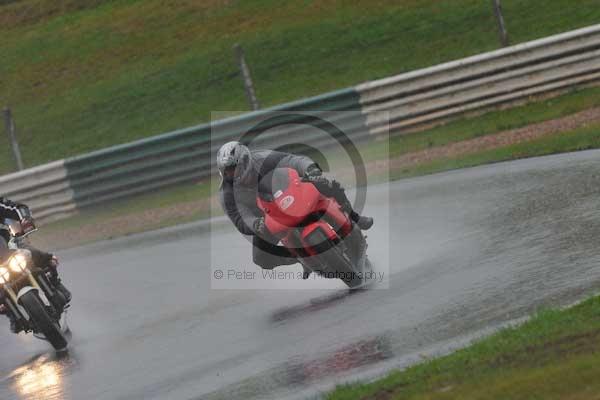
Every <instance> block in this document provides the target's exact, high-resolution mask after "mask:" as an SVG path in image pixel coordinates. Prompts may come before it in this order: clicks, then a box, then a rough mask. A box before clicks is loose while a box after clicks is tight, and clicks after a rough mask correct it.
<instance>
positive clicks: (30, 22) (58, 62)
mask: <svg viewBox="0 0 600 400" xmlns="http://www.w3.org/2000/svg"><path fill="white" fill-rule="evenodd" d="M503 7H504V14H505V19H506V22H507V27H508V31H509V34H510V38H511V41H512V43H519V42H523V41H527V40H531V39H535V38H540V37H544V36H548V35H551V34H556V33H560V32H564V31H567V30H571V29H575V28H580V27H583V26H587V25H591V24H594V23H597V22H598V21H600V0H579V1H578V2H576V4H574V2H573V1H572V0H553V1H550V2H546V3H544V5H543V6H540V3H539V2H536V1H534V0H505V1H503ZM238 42H239V43H241V44H242V45H243V46H244V48H245V50H246V54H247V57H248V62H249V64H250V67H251V69H252V73H253V76H254V79H255V83H256V87H257V94H258V97H259V100H260V101H261V103H262V105H263V106H270V105H274V104H278V103H281V102H285V101H289V100H293V99H298V98H302V97H306V96H311V95H315V94H318V93H322V92H326V91H330V90H334V89H339V88H342V87H347V86H350V85H354V84H357V83H360V82H363V81H367V80H372V79H376V78H381V77H385V76H389V75H393V74H397V73H401V72H405V71H410V70H414V69H417V68H421V67H426V66H429V65H433V64H437V63H440V62H444V61H449V60H452V59H457V58H461V57H465V56H469V55H473V54H477V53H480V52H484V51H488V50H493V49H496V48H498V47H499V43H498V36H497V32H496V25H495V20H494V17H493V12H492V7H491V3H490V2H488V1H479V0H420V1H416V0H401V1H391V0H375V1H372V0H368V1H367V0H355V1H344V2H339V1H333V0H314V1H286V2H280V1H277V2H276V1H273V0H261V1H257V0H255V1H235V0H208V1H202V2H199V1H193V0H186V1H179V2H171V3H169V4H166V3H164V2H163V1H160V0H145V1H141V0H65V1H62V2H55V1H51V0H28V1H22V0H21V1H11V2H1V3H0V54H1V55H2V57H0V105H1V106H4V105H9V106H10V107H11V108H12V109H13V113H14V116H15V118H16V122H17V127H18V136H19V139H20V142H21V147H22V151H23V158H24V161H25V164H26V165H27V166H33V165H36V164H40V163H43V162H48V161H51V160H55V159H59V158H63V157H66V156H72V155H76V154H80V153H82V152H87V151H90V150H94V149H98V148H102V147H106V146H110V145H113V144H117V143H123V142H127V141H131V140H134V139H138V138H141V137H146V136H150V135H155V134H159V133H163V132H166V131H169V130H173V129H177V128H182V127H185V126H190V125H193V124H197V123H200V122H206V121H208V120H209V119H210V112H211V111H212V110H233V111H236V110H237V111H243V110H246V109H247V108H248V106H247V104H246V99H245V96H244V92H243V89H242V84H241V81H240V78H239V76H238V74H237V68H236V65H235V62H234V57H233V51H232V46H233V44H234V43H238ZM5 140H6V139H5V135H0V144H2V145H4V146H3V148H5V149H8V147H7V146H6V142H5ZM11 169H12V161H11V158H10V154H9V153H8V150H5V151H3V152H0V173H1V172H7V171H9V170H11Z"/></svg>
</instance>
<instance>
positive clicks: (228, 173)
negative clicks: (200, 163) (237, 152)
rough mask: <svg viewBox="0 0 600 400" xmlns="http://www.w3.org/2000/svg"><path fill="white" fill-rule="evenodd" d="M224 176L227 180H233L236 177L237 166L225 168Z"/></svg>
mask: <svg viewBox="0 0 600 400" xmlns="http://www.w3.org/2000/svg"><path fill="white" fill-rule="evenodd" d="M223 176H225V177H227V178H233V177H234V176H235V166H231V167H225V169H224V170H223Z"/></svg>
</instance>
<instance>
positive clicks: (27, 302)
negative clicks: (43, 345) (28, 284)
mask: <svg viewBox="0 0 600 400" xmlns="http://www.w3.org/2000/svg"><path fill="white" fill-rule="evenodd" d="M19 302H20V303H21V305H22V306H23V307H24V308H25V310H27V313H28V314H29V317H30V318H31V320H32V322H33V324H34V325H35V326H36V327H37V328H38V330H39V331H40V332H41V333H43V334H44V336H45V337H46V339H48V341H49V342H50V344H51V345H52V347H54V349H55V350H63V349H64V348H65V347H67V339H66V338H65V336H64V335H63V333H62V331H61V330H60V327H59V326H58V323H56V322H55V321H54V320H53V319H52V317H50V315H49V314H48V312H47V311H46V306H44V303H42V301H41V300H40V298H39V297H38V294H37V292H36V291H34V290H31V291H29V292H27V293H25V294H24V295H23V296H22V297H21V298H20V299H19Z"/></svg>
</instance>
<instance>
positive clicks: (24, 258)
mask: <svg viewBox="0 0 600 400" xmlns="http://www.w3.org/2000/svg"><path fill="white" fill-rule="evenodd" d="M28 261H29V257H28V255H27V254H26V253H25V252H23V251H19V252H17V253H15V254H13V256H12V257H11V258H10V260H8V266H9V268H10V269H11V270H12V271H14V272H23V271H25V270H26V269H27V264H28Z"/></svg>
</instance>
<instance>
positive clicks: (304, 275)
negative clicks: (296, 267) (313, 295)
mask: <svg viewBox="0 0 600 400" xmlns="http://www.w3.org/2000/svg"><path fill="white" fill-rule="evenodd" d="M310 274H312V269H310V268H308V267H307V266H305V265H304V264H302V279H305V280H306V279H308V278H309V277H310Z"/></svg>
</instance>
